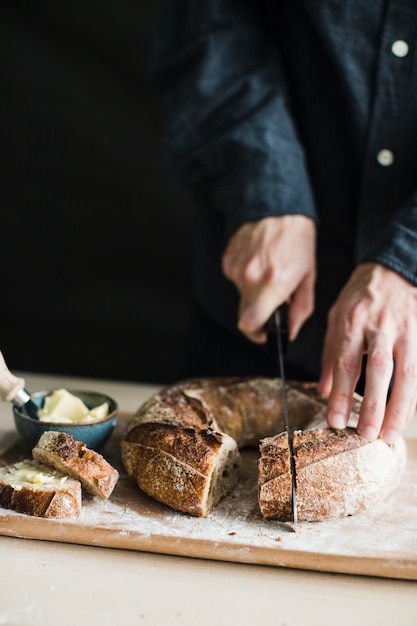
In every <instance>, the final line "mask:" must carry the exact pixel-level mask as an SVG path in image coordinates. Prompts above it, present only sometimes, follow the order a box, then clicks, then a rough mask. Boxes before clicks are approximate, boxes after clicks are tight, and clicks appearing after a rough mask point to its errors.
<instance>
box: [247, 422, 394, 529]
mask: <svg viewBox="0 0 417 626" xmlns="http://www.w3.org/2000/svg"><path fill="white" fill-rule="evenodd" d="M292 445H293V452H294V460H295V475H296V485H297V488H296V494H297V515H298V519H299V520H300V521H310V522H317V521H324V520H329V519H333V518H338V517H346V516H348V515H355V514H356V513H359V512H360V511H363V510H365V509H366V508H368V507H371V506H373V505H374V504H377V503H378V502H380V501H381V500H383V499H384V498H385V497H386V496H387V495H388V494H389V493H390V492H391V491H392V490H393V489H395V488H396V487H397V486H398V484H399V482H400V480H401V476H402V473H403V470H404V468H405V460H406V449H405V443H404V440H403V439H402V438H401V437H400V439H399V440H397V442H396V443H395V444H394V445H392V446H389V445H387V444H386V443H384V442H383V441H382V439H378V440H376V441H374V442H372V443H369V442H368V441H366V439H364V438H363V437H361V436H360V435H358V433H357V432H356V430H355V429H353V428H347V429H346V430H332V429H330V428H317V429H313V430H306V431H296V432H294V433H293V442H292ZM260 451H261V458H260V460H259V479H258V487H259V492H258V501H259V506H260V510H261V513H262V515H263V517H265V518H268V519H277V520H281V521H290V520H292V509H291V499H292V493H291V488H292V482H291V473H290V470H289V452H288V436H287V433H286V432H285V433H281V434H279V435H276V436H275V437H269V438H266V439H264V440H263V441H262V442H261V444H260Z"/></svg>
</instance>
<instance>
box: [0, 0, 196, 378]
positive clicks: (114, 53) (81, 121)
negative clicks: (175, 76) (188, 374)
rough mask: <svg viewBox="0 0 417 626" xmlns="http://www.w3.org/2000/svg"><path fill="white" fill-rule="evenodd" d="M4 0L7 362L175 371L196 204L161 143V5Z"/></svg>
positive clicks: (0, 111) (1, 84)
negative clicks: (157, 63) (154, 58)
mask: <svg viewBox="0 0 417 626" xmlns="http://www.w3.org/2000/svg"><path fill="white" fill-rule="evenodd" d="M0 6H1V8H0V59H1V61H0V89H1V96H0V123H1V135H0V136H1V149H2V159H1V164H0V183H1V185H0V211H1V224H0V255H1V273H2V289H1V296H0V298H1V300H0V302H1V306H0V349H1V350H2V352H3V355H4V357H5V359H6V361H7V363H8V365H9V367H10V369H12V370H30V371H34V372H48V373H62V374H70V375H77V376H92V377H104V378H114V379H120V380H138V381H144V382H156V383H162V382H170V381H174V380H176V379H177V378H178V377H179V376H180V375H181V370H182V360H183V351H184V344H185V335H186V330H187V326H188V322H189V304H190V282H191V276H190V275H191V258H190V247H191V246H190V223H191V219H192V211H193V207H192V206H191V202H190V200H189V198H188V196H187V194H186V192H185V191H184V190H183V189H182V188H181V187H180V185H179V183H178V182H177V180H176V178H175V175H174V173H173V170H172V169H171V166H170V164H169V163H168V160H167V157H166V156H165V153H164V150H163V147H162V140H161V124H160V120H159V115H158V103H157V98H156V95H155V89H154V85H153V82H152V77H151V75H150V71H149V65H150V63H149V61H150V54H151V49H152V44H153V37H154V35H153V33H154V21H155V11H156V8H157V7H156V2H155V1H153V0H140V1H139V2H138V1H137V0H118V1H117V2H113V1H110V0H71V2H56V0H38V2H36V3H33V2H29V1H27V2H24V1H21V0H15V1H14V2H10V3H6V2H5V3H1V5H0Z"/></svg>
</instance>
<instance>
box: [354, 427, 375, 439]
mask: <svg viewBox="0 0 417 626" xmlns="http://www.w3.org/2000/svg"><path fill="white" fill-rule="evenodd" d="M358 433H359V434H360V435H362V437H365V439H366V440H367V441H375V439H376V438H377V437H378V431H377V429H376V428H374V426H364V427H363V428H361V429H360V430H359V428H358Z"/></svg>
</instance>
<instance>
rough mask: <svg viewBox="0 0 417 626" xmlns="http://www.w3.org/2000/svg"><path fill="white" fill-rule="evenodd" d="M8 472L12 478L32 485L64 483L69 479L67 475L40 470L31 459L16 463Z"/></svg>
mask: <svg viewBox="0 0 417 626" xmlns="http://www.w3.org/2000/svg"><path fill="white" fill-rule="evenodd" d="M7 472H8V474H9V477H10V478H11V479H13V480H16V481H19V482H22V483H31V484H32V485H62V484H63V483H64V482H65V481H66V480H67V477H66V476H61V475H59V474H56V473H51V474H47V473H46V472H42V471H40V470H39V467H37V466H36V465H35V464H34V463H31V462H30V461H20V462H19V463H15V464H14V465H11V466H10V467H9V468H8V470H7Z"/></svg>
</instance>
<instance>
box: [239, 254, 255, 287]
mask: <svg viewBox="0 0 417 626" xmlns="http://www.w3.org/2000/svg"><path fill="white" fill-rule="evenodd" d="M241 275H242V279H243V281H244V282H245V283H246V284H248V285H251V284H253V283H255V282H257V281H258V280H259V264H258V263H257V261H256V260H254V259H252V260H250V261H248V263H246V265H245V266H244V267H243V268H242V272H241Z"/></svg>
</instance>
